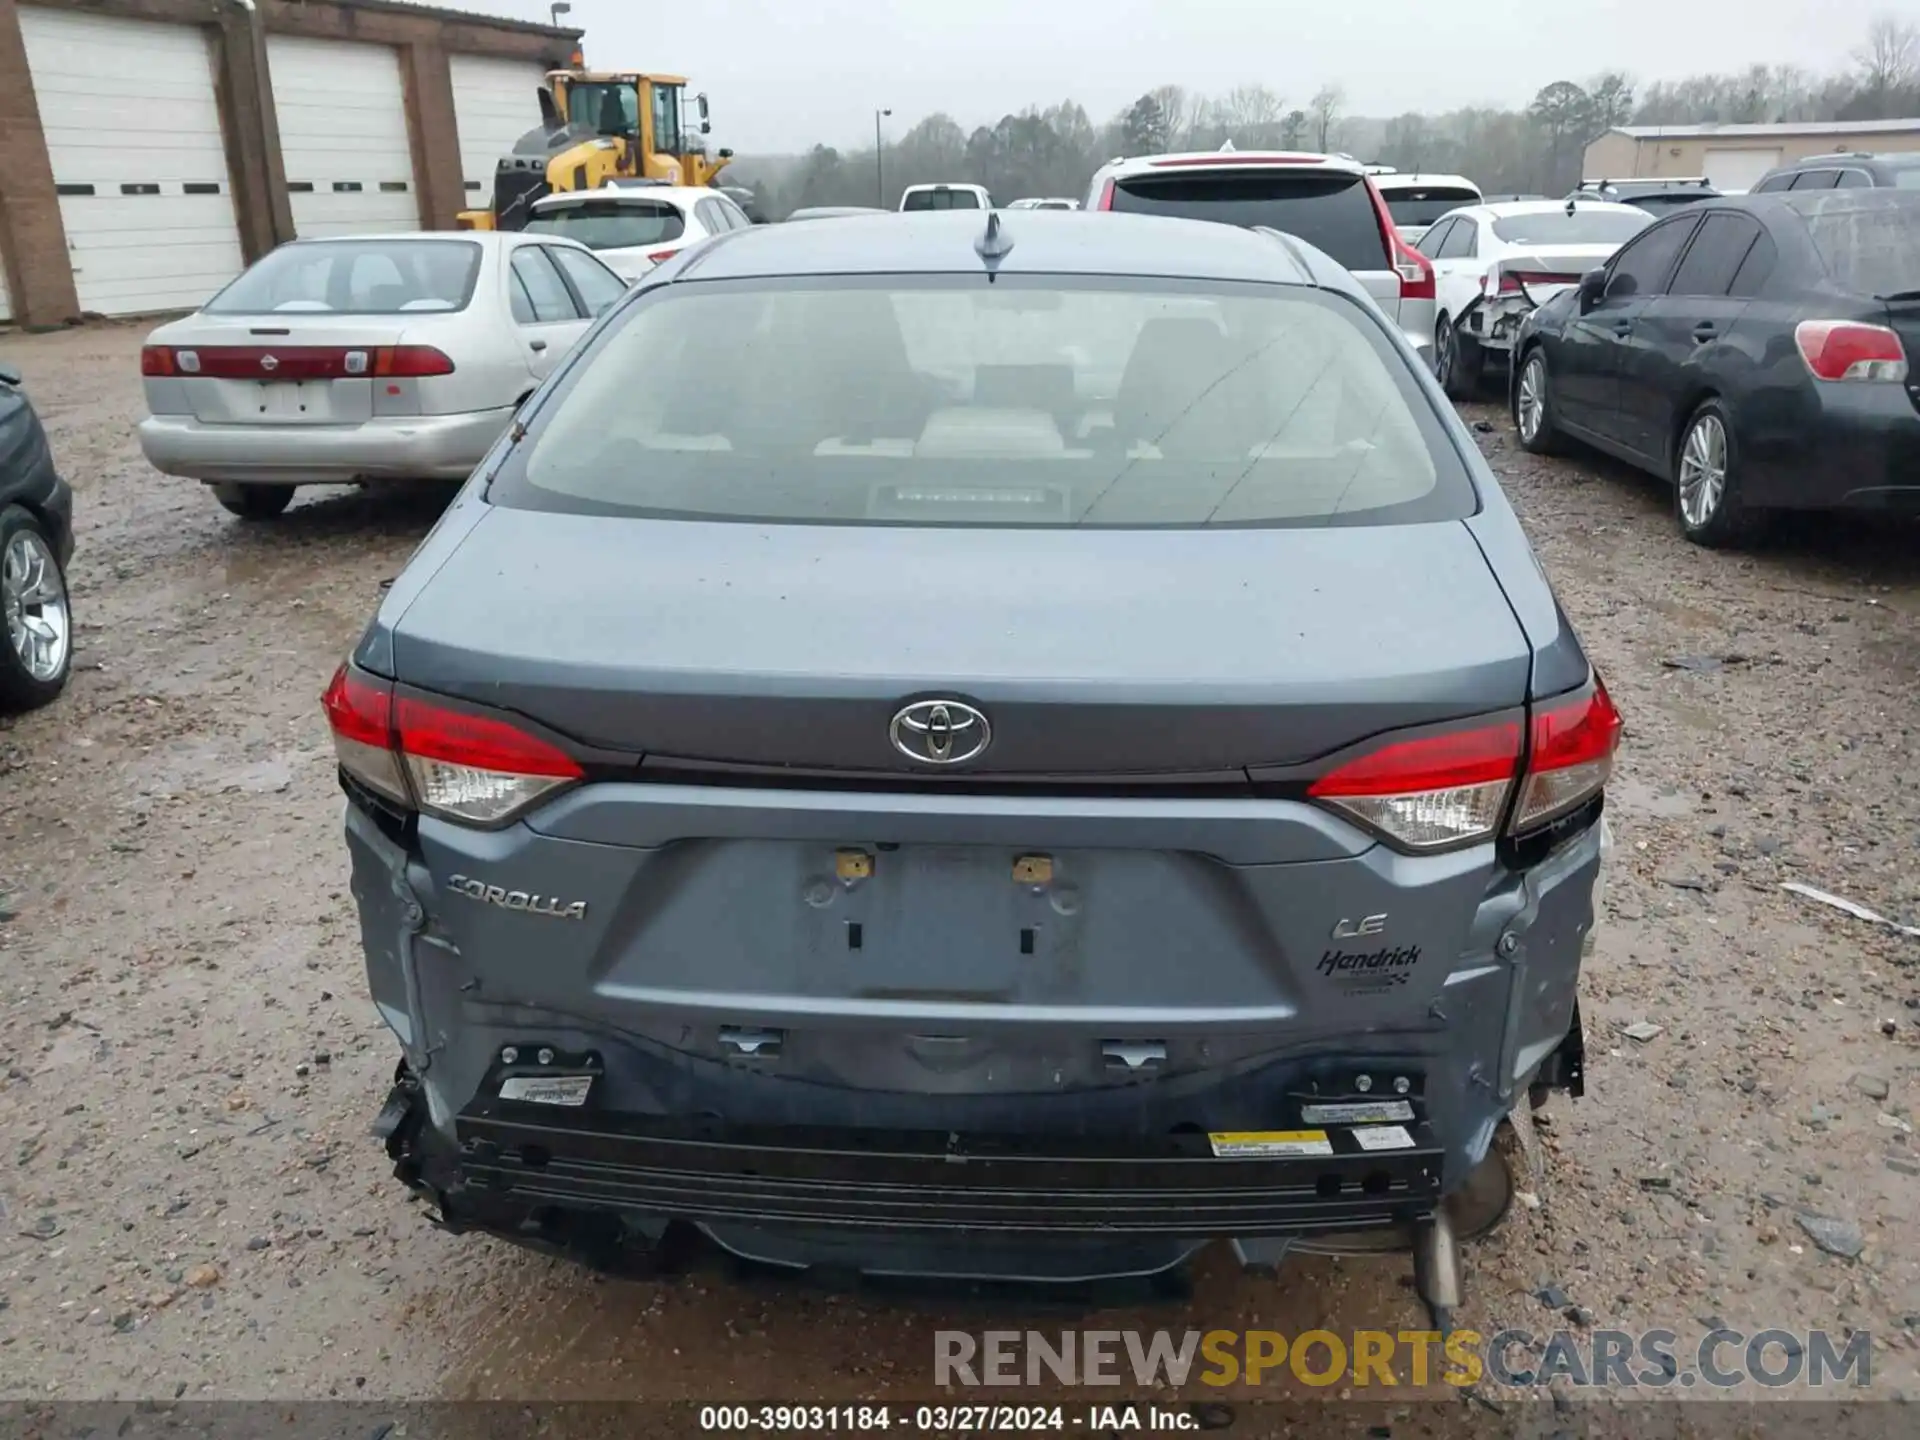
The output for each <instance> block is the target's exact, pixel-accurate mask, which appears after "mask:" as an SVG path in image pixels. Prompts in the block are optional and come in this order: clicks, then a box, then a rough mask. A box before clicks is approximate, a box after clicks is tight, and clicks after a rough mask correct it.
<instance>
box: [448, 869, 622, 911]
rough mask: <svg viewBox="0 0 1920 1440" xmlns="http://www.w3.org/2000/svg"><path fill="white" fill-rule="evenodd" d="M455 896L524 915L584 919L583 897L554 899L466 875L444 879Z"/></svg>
mask: <svg viewBox="0 0 1920 1440" xmlns="http://www.w3.org/2000/svg"><path fill="white" fill-rule="evenodd" d="M447 884H448V886H449V887H450V888H451V889H452V890H453V892H454V893H455V894H456V895H464V896H466V897H467V898H468V899H469V900H478V901H479V902H480V903H481V904H483V905H497V906H499V907H500V908H501V909H502V910H517V911H519V912H521V913H522V914H525V915H545V916H548V917H549V918H551V919H554V920H584V919H586V918H587V902H586V901H584V900H573V901H567V900H556V899H555V898H554V897H553V896H551V895H535V894H532V893H531V892H529V891H526V890H509V889H507V888H506V887H505V886H502V885H489V884H487V883H486V882H485V881H484V880H474V879H470V878H469V877H468V876H465V875H455V876H453V877H451V878H450V879H449V880H448V881H447Z"/></svg>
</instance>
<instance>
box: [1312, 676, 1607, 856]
mask: <svg viewBox="0 0 1920 1440" xmlns="http://www.w3.org/2000/svg"><path fill="white" fill-rule="evenodd" d="M1620 729H1621V724H1620V712H1619V711H1618V710H1616V709H1615V708H1614V706H1613V701H1612V700H1611V699H1610V698H1609V697H1608V695H1607V691H1606V687H1605V686H1604V685H1602V684H1601V683H1600V680H1599V679H1598V677H1595V679H1594V681H1593V683H1592V685H1590V686H1589V687H1587V688H1586V689H1584V690H1582V691H1580V692H1579V693H1578V694H1576V695H1574V696H1571V697H1567V698H1562V699H1559V700H1554V701H1551V702H1549V703H1547V704H1545V705H1543V706H1541V707H1539V708H1538V709H1536V710H1535V711H1534V712H1533V716H1532V719H1531V720H1530V721H1529V722H1528V724H1527V726H1526V728H1525V729H1524V731H1523V729H1522V726H1521V724H1520V722H1519V721H1517V720H1499V721H1495V722H1492V723H1490V724H1485V725H1477V726H1471V727H1468V728H1465V729H1461V730H1451V731H1446V732H1443V733H1441V734H1438V735H1420V736H1415V737H1412V738H1409V739H1400V740H1389V741H1388V742H1387V743H1385V744H1383V745H1381V746H1379V747H1378V748H1376V749H1373V750H1369V751H1366V752H1365V753H1364V754H1361V755H1359V756H1357V757H1355V758H1354V759H1351V760H1348V761H1345V762H1344V763H1342V764H1341V765H1339V766H1337V767H1336V768H1335V769H1333V770H1331V771H1329V772H1328V773H1327V774H1325V775H1323V776H1321V777H1320V778H1319V779H1317V780H1315V781H1314V782H1313V783H1312V784H1311V785H1309V786H1308V787H1307V793H1308V794H1309V795H1310V796H1312V797H1313V798H1314V799H1315V800H1318V801H1319V802H1320V803H1322V804H1324V805H1327V806H1330V807H1331V808H1333V809H1336V810H1340V811H1343V812H1345V813H1346V814H1347V815H1349V816H1351V817H1353V818H1354V819H1356V820H1358V821H1360V822H1361V823H1362V824H1363V825H1365V826H1367V828H1369V829H1371V830H1374V831H1376V832H1378V833H1379V834H1381V835H1383V836H1385V837H1386V838H1387V839H1389V840H1391V841H1392V842H1394V843H1395V844H1396V845H1398V846H1400V847H1401V848H1402V849H1406V850H1415V851H1429V850H1445V849H1451V848H1454V847H1456V846H1461V845H1471V844H1477V843H1479V842H1481V841H1485V840H1490V839H1492V838H1494V837H1495V836H1496V835H1497V834H1498V833H1499V832H1500V821H1501V817H1502V816H1503V815H1505V814H1507V813H1508V811H1509V801H1511V802H1512V803H1511V818H1510V819H1509V820H1508V821H1507V827H1506V829H1507V833H1508V834H1509V835H1516V836H1517V835H1524V834H1526V833H1528V832H1530V831H1535V830H1539V829H1541V828H1542V827H1544V826H1547V825H1549V824H1551V823H1552V822H1553V821H1554V820H1556V819H1559V818H1560V817H1561V816H1564V815H1566V814H1568V813H1569V812H1571V811H1573V810H1576V809H1578V808H1579V807H1580V806H1581V805H1584V804H1585V803H1586V802H1587V801H1589V800H1591V799H1592V798H1593V797H1594V796H1596V795H1598V794H1599V793H1600V792H1601V790H1602V789H1603V788H1604V787H1605V786H1606V783H1607V777H1608V776H1609V775H1610V774H1611V773H1612V771H1613V756H1614V752H1615V751H1616V750H1617V749H1618V748H1619V745H1620Z"/></svg>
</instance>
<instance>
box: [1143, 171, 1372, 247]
mask: <svg viewBox="0 0 1920 1440" xmlns="http://www.w3.org/2000/svg"><path fill="white" fill-rule="evenodd" d="M1113 208H1114V209H1115V210H1130V211H1135V212H1137V213H1140V214H1145V215H1178V216H1182V217H1184V218H1186V219H1189V220H1215V221H1219V222H1220V223H1221V224H1224V225H1270V226H1272V227H1273V228H1274V229H1275V230H1282V231H1285V232H1286V233H1287V234H1289V235H1294V236H1297V237H1298V238H1300V239H1302V240H1304V241H1306V242H1307V243H1308V244H1309V245H1312V246H1314V247H1315V248H1316V249H1319V250H1324V251H1325V252H1326V253H1327V254H1328V255H1329V256H1330V257H1331V258H1332V259H1333V260H1334V261H1335V262H1337V263H1338V264H1341V265H1344V266H1345V267H1346V268H1347V269H1349V270H1388V269H1391V268H1392V265H1391V262H1390V261H1389V260H1388V259H1387V242H1386V237H1385V236H1383V235H1382V234H1381V233H1380V218H1379V216H1378V215H1376V214H1375V213H1374V209H1373V196H1372V195H1371V194H1369V193H1368V191H1367V187H1366V185H1365V184H1364V183H1363V182H1362V181H1361V179H1360V177H1359V176H1357V175H1286V174H1275V173H1272V172H1270V171H1266V170H1262V171H1231V170H1228V171H1222V170H1209V171H1207V172H1205V173H1202V174H1186V175H1136V176H1134V177H1132V178H1131V179H1127V180H1122V181H1120V182H1119V183H1118V184H1117V185H1115V186H1114V189H1113Z"/></svg>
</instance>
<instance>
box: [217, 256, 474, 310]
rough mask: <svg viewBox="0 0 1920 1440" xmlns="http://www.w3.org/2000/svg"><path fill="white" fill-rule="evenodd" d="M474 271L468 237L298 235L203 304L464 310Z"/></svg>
mask: <svg viewBox="0 0 1920 1440" xmlns="http://www.w3.org/2000/svg"><path fill="white" fill-rule="evenodd" d="M479 273H480V247H479V246H478V245H475V244H474V243H473V242H472V241H470V240H299V241H295V242H293V243H292V244H289V245H282V246H281V247H280V248H279V249H278V250H275V251H273V252H272V253H271V254H268V255H265V256H262V257H261V259H260V261H259V263H258V264H256V265H254V266H253V268H252V269H250V270H248V271H246V272H245V273H244V274H243V275H241V276H240V278H239V279H237V280H235V281H234V282H233V283H232V284H231V285H229V286H227V288H226V289H224V290H222V291H221V292H220V293H219V294H218V295H216V296H214V297H213V299H211V300H209V301H208V302H207V303H206V306H205V307H204V310H205V313H206V314H209V315H279V314H289V315H291V314H312V315H399V314H411V313H425V312H435V311H441V312H444V311H449V310H464V309H466V308H467V303H468V302H469V301H470V300H472V299H473V284H474V280H475V278H476V277H477V276H478V275H479Z"/></svg>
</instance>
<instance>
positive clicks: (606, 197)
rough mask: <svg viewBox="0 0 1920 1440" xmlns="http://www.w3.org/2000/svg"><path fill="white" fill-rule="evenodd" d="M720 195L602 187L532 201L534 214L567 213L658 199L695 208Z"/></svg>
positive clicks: (698, 189) (701, 188) (686, 189)
mask: <svg viewBox="0 0 1920 1440" xmlns="http://www.w3.org/2000/svg"><path fill="white" fill-rule="evenodd" d="M720 193H721V192H720V191H718V190H715V189H713V188H712V187H711V186H706V185H631V186H630V185H605V186H602V187H601V188H600V189H598V190H567V191H564V192H562V193H561V194H559V195H546V196H542V197H541V198H540V199H538V200H536V201H534V202H533V208H534V212H535V213H536V214H537V213H539V212H540V211H543V210H570V209H572V208H573V207H574V206H576V205H585V204H588V203H590V202H591V203H593V204H602V205H603V204H606V203H608V202H612V203H613V204H615V205H647V204H651V203H653V202H654V201H657V200H670V201H672V202H673V203H674V204H676V205H694V204H698V203H699V202H700V201H702V200H709V199H712V198H713V197H714V196H716V195H718V194H720Z"/></svg>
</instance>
